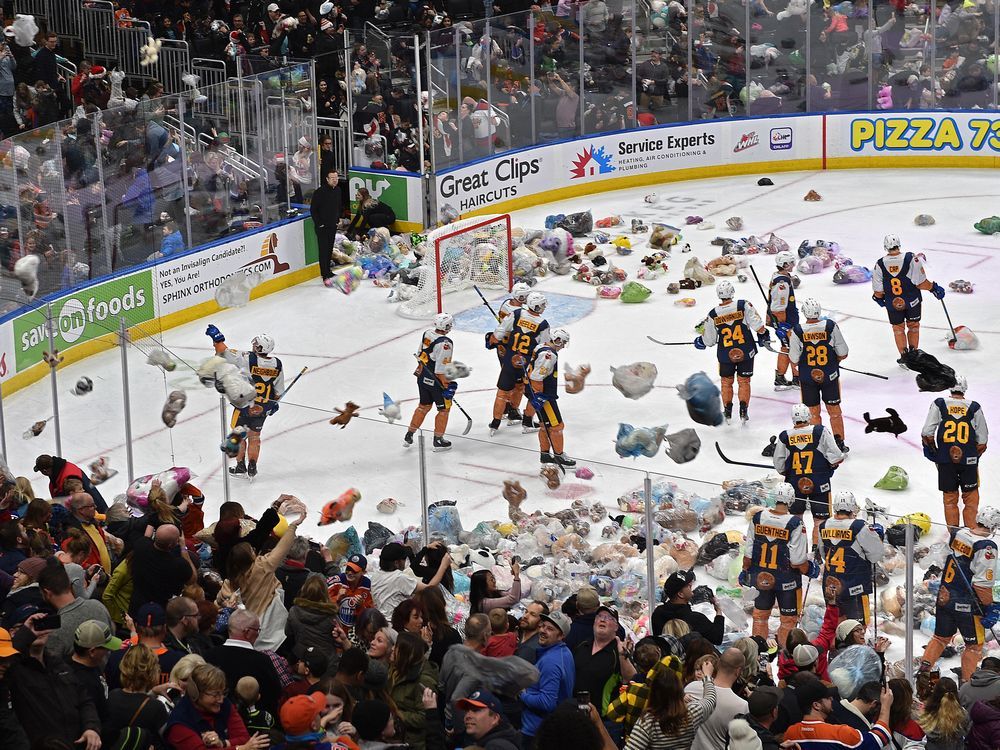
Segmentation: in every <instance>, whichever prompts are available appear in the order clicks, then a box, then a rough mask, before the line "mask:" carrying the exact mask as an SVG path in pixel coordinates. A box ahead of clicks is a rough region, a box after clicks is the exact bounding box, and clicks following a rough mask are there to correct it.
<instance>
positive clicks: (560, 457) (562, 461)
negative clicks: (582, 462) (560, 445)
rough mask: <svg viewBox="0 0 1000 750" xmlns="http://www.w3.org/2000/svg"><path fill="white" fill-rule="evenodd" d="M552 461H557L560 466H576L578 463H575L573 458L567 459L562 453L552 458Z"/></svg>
mask: <svg viewBox="0 0 1000 750" xmlns="http://www.w3.org/2000/svg"><path fill="white" fill-rule="evenodd" d="M552 460H553V461H555V463H557V464H559V465H560V466H576V461H574V460H573V459H572V458H567V457H566V456H564V455H563V454H562V453H556V454H555V455H554V456H553V457H552Z"/></svg>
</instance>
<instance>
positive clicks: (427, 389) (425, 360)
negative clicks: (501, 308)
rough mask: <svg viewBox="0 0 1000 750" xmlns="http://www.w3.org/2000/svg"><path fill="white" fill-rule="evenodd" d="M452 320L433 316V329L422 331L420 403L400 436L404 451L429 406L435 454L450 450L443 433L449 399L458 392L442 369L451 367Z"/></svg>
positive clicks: (442, 315) (449, 403) (416, 372)
mask: <svg viewBox="0 0 1000 750" xmlns="http://www.w3.org/2000/svg"><path fill="white" fill-rule="evenodd" d="M454 324H455V319H454V318H453V317H452V316H451V315H450V314H448V313H438V314H437V315H436V316H434V327H433V328H428V329H427V330H426V331H424V335H423V337H422V338H421V339H420V348H419V349H418V350H417V354H416V357H417V369H416V370H415V371H414V372H413V374H414V375H416V376H417V391H418V392H419V393H420V403H419V404H418V405H417V408H416V409H415V410H414V412H413V418H412V419H411V420H410V428H409V429H408V430H407V431H406V435H404V436H403V447H404V448H409V447H410V446H411V445H413V433H414V432H416V431H417V430H418V429H420V425H422V424H423V422H424V417H426V416H427V412H429V411H430V410H431V405H432V404H433V405H434V406H437V416H436V417H434V450H435V451H446V450H448V449H449V448H451V441H450V440H445V438H444V431H445V429H447V427H448V413H449V412H450V411H451V399H452V397H453V396H454V395H455V391H456V390H458V382H456V381H454V380H448V378H447V377H446V376H445V374H444V373H445V367H446V366H447V365H449V364H451V358H452V355H453V354H454V350H455V345H454V344H453V343H452V340H451V339H450V338H448V334H449V333H450V332H451V329H452V326H453V325H454Z"/></svg>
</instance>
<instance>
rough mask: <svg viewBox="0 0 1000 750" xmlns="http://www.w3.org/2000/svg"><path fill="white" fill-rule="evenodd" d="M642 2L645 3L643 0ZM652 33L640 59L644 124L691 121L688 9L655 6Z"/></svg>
mask: <svg viewBox="0 0 1000 750" xmlns="http://www.w3.org/2000/svg"><path fill="white" fill-rule="evenodd" d="M640 2H641V0H640ZM649 17H650V31H649V33H648V35H647V36H646V37H645V38H644V39H643V46H642V49H641V50H640V51H639V53H638V55H637V63H638V67H637V69H636V94H637V96H638V99H639V110H638V115H639V116H640V118H641V119H640V122H642V123H644V124H645V123H649V124H653V120H650V119H649V118H650V117H651V118H654V120H655V122H657V123H668V122H684V121H686V120H687V119H688V76H687V57H688V38H687V17H688V14H687V10H686V6H683V5H682V6H680V7H678V6H677V5H674V6H671V5H670V4H667V3H664V2H663V0H657V1H656V2H654V3H653V8H652V12H651V14H650V16H649Z"/></svg>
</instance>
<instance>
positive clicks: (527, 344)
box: [510, 332, 531, 355]
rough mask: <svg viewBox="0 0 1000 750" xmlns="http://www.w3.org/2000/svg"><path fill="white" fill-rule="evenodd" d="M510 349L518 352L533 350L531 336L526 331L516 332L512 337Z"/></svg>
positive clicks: (523, 352)
mask: <svg viewBox="0 0 1000 750" xmlns="http://www.w3.org/2000/svg"><path fill="white" fill-rule="evenodd" d="M510 350H511V351H512V352H517V353H518V354H525V355H526V354H527V353H528V352H529V351H530V350H531V336H529V335H528V334H526V333H517V332H515V333H514V337H513V338H512V339H511V345H510Z"/></svg>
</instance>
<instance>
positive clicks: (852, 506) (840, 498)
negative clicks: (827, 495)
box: [833, 490, 859, 513]
mask: <svg viewBox="0 0 1000 750" xmlns="http://www.w3.org/2000/svg"><path fill="white" fill-rule="evenodd" d="M858 510H859V508H858V501H857V500H855V499H854V493H853V492H851V491H850V490H837V494H836V495H834V496H833V512H834V513H857V512H858Z"/></svg>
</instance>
